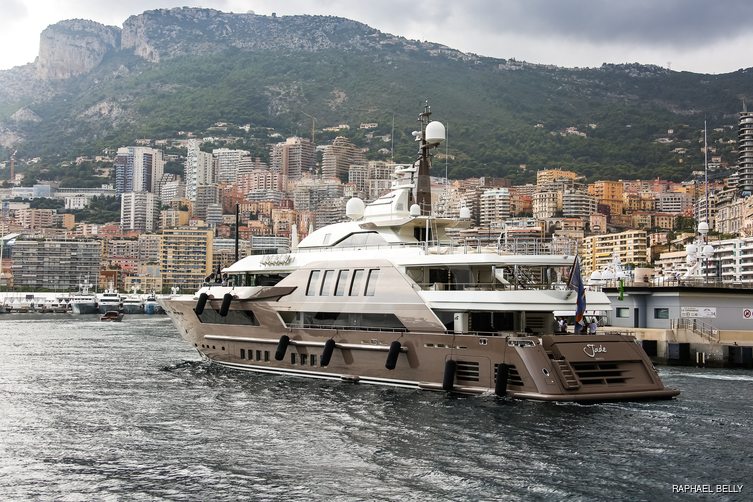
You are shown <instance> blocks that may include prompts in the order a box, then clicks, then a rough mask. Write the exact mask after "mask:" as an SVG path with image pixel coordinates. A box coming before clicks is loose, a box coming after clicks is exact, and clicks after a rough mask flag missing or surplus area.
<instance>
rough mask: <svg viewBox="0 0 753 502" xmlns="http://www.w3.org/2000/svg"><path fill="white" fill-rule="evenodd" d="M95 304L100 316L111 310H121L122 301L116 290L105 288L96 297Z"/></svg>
mask: <svg viewBox="0 0 753 502" xmlns="http://www.w3.org/2000/svg"><path fill="white" fill-rule="evenodd" d="M97 303H98V304H99V313H100V314H105V313H107V312H110V311H113V310H115V311H119V310H121V309H122V308H123V299H122V298H121V296H120V294H119V293H118V290H117V289H113V288H112V287H110V288H107V289H106V290H105V291H104V292H103V293H102V294H100V295H99V296H98V297H97Z"/></svg>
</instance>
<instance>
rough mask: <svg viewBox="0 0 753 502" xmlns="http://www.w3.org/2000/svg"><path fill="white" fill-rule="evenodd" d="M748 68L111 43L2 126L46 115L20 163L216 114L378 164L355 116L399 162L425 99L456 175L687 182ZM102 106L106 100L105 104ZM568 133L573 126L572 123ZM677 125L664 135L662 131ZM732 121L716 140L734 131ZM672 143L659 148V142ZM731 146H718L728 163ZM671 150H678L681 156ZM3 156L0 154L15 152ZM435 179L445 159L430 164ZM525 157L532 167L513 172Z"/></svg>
mask: <svg viewBox="0 0 753 502" xmlns="http://www.w3.org/2000/svg"><path fill="white" fill-rule="evenodd" d="M751 75H752V73H751V71H749V70H744V71H743V70H741V71H738V72H735V73H731V74H727V75H719V76H711V75H699V74H691V73H684V72H670V71H668V70H665V69H661V68H656V67H646V66H640V65H620V66H615V65H605V66H603V67H601V68H596V69H561V68H555V67H543V66H535V65H527V64H523V63H517V62H514V61H504V60H497V59H491V58H480V59H475V60H471V61H464V60H460V59H457V58H449V57H442V56H437V55H432V54H430V53H428V52H426V51H414V52H410V51H405V50H403V49H401V48H399V47H398V48H396V47H387V48H382V49H379V50H360V51H343V50H335V49H330V50H321V51H318V52H316V53H311V52H302V51H291V50H287V49H286V50H281V51H275V50H264V51H254V52H244V51H241V50H239V49H228V50H226V51H223V52H218V53H213V54H206V55H201V56H176V57H173V58H170V59H166V60H164V61H162V62H160V63H149V62H145V61H144V60H142V59H140V58H138V57H136V56H134V55H132V54H129V53H128V52H127V51H117V52H113V53H112V54H110V55H108V56H107V58H106V59H105V60H104V61H103V62H102V64H100V65H99V66H98V67H97V68H96V69H95V70H94V71H92V72H91V73H89V74H87V75H85V76H80V77H75V78H71V79H68V80H65V81H62V82H61V83H58V84H57V88H56V90H55V95H54V96H53V97H51V98H49V99H42V100H39V99H38V98H34V97H33V96H28V97H27V98H26V99H27V100H28V103H24V102H23V100H20V101H16V102H13V103H8V102H0V111H2V115H1V116H0V119H2V120H6V121H7V119H8V117H9V116H10V114H11V113H12V112H13V111H15V110H16V109H17V108H18V107H20V106H21V105H28V106H29V107H30V108H31V109H32V110H33V111H34V113H36V114H37V115H38V116H39V117H40V118H41V121H39V122H30V123H22V124H17V125H15V127H16V128H17V130H18V131H19V132H20V133H22V135H23V136H24V137H25V138H26V141H25V142H24V143H22V144H20V145H19V146H18V149H19V157H20V156H23V157H27V158H29V157H34V156H42V157H43V159H44V160H45V161H46V162H49V163H55V162H58V161H62V160H65V159H70V158H72V157H73V156H75V155H82V154H96V153H99V152H100V151H101V150H102V149H104V148H116V147H118V146H123V145H128V144H132V143H133V142H134V140H136V139H137V138H152V139H162V138H175V137H177V135H178V133H179V131H191V132H194V133H196V134H197V135H198V136H199V137H202V136H205V135H207V134H210V133H208V132H207V131H209V129H210V128H211V126H212V125H213V124H215V123H216V122H227V123H230V124H235V125H243V124H251V126H252V127H253V129H252V130H251V131H250V132H248V133H246V132H243V133H237V131H236V132H235V133H234V134H236V135H240V145H242V146H244V147H246V148H250V149H251V150H252V151H253V152H254V154H255V155H259V156H261V157H263V158H264V157H266V155H267V152H268V144H269V143H270V142H274V141H279V139H276V140H275V139H270V138H269V137H268V136H267V135H266V134H265V133H264V131H269V130H268V129H267V128H273V129H274V131H276V132H279V133H280V134H282V135H292V134H298V135H303V136H309V135H310V132H311V126H312V119H311V118H310V117H315V118H316V119H315V120H316V122H315V129H316V130H317V131H316V134H317V140H318V142H319V141H327V140H328V139H330V138H333V137H334V134H333V133H326V134H322V133H321V129H322V128H324V127H327V126H334V125H337V124H341V123H347V124H349V125H350V126H351V129H350V131H348V132H346V133H345V135H347V136H349V137H351V138H352V139H353V140H354V141H355V142H356V143H357V144H360V145H363V146H368V147H369V153H368V155H369V157H370V158H384V157H385V156H384V155H383V154H381V155H380V154H378V153H377V150H379V149H380V148H384V147H387V148H389V146H390V143H389V142H387V143H385V142H384V141H382V140H380V139H371V140H369V139H368V138H367V137H366V135H365V132H364V131H363V130H359V129H358V124H360V123H362V122H378V124H379V127H378V129H377V130H376V131H372V132H374V134H375V135H376V136H382V135H388V134H390V133H391V130H392V124H393V118H394V124H395V137H394V145H395V159H396V160H398V161H409V160H410V159H411V158H413V156H414V155H415V144H414V143H413V141H412V137H411V131H413V130H414V129H415V127H416V124H417V123H416V116H417V114H418V113H419V112H420V111H421V110H422V107H423V102H424V100H425V99H428V100H429V102H430V104H431V106H432V110H433V112H434V115H433V117H432V118H434V119H436V120H441V121H442V122H444V123H445V124H446V125H447V126H448V131H449V151H448V153H449V155H450V156H451V159H452V160H451V161H450V162H449V170H450V175H451V176H452V177H455V178H462V177H469V176H479V175H492V176H507V177H510V178H512V179H513V181H515V182H522V181H527V180H531V179H533V176H534V173H535V171H536V170H537V169H542V168H553V167H561V168H567V169H572V170H574V171H577V172H579V173H581V174H583V175H585V176H587V177H588V178H589V179H617V178H639V177H640V178H651V177H657V176H662V177H666V178H669V179H675V180H681V179H686V178H688V177H689V176H690V172H691V171H692V170H694V169H699V167H700V166H702V163H703V161H702V157H701V151H700V148H699V143H698V142H699V140H700V138H701V137H702V133H701V129H702V128H703V121H704V118H706V119H707V120H708V121H709V126H710V127H711V128H717V127H722V126H724V125H727V126H734V124H735V123H736V113H737V112H738V111H739V110H740V109H741V108H742V101H743V99H747V100H748V101H751V96H752V94H753V85H751V84H753V79H752V78H751ZM103 103H104V105H103ZM568 128H570V129H569V131H570V133H567V132H566V131H567V130H568ZM670 129H671V130H673V132H672V134H671V135H669V134H668V130H670ZM734 135H735V130H734V127H728V128H727V130H726V131H725V132H724V133H713V134H712V137H711V141H712V144H715V142H716V140H717V139H722V138H724V139H728V140H729V139H734ZM667 137H668V138H669V140H665V142H664V143H659V142H657V139H659V138H667ZM732 146H733V145H721V144H720V145H719V146H718V148H719V149H718V152H719V153H720V154H721V155H722V157H723V160H724V161H725V162H728V163H730V164H734V162H735V155H734V152H733V151H732ZM677 148H684V149H686V152H685V153H680V154H678V153H676V152H673V150H675V149H677ZM8 153H9V152H8V149H6V150H4V151H0V158H2V155H3V154H4V156H5V157H7V156H8ZM439 164H441V172H442V173H443V172H444V163H443V162H441V163H437V164H436V167H437V169H438V170H439V169H440V165H439ZM521 165H524V166H525V169H522V168H521Z"/></svg>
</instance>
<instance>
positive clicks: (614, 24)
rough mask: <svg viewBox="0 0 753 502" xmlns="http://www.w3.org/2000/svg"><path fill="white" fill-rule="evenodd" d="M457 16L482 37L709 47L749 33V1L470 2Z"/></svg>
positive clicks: (752, 4)
mask: <svg viewBox="0 0 753 502" xmlns="http://www.w3.org/2000/svg"><path fill="white" fill-rule="evenodd" d="M456 14H457V15H458V16H460V17H462V18H463V19H464V22H465V23H466V24H468V25H477V26H482V27H483V30H484V31H494V32H499V31H502V32H509V33H515V34H524V35H533V36H538V37H541V38H550V37H552V38H553V37H567V38H570V39H573V40H581V41H584V42H591V43H601V42H603V43H607V42H610V43H614V42H617V43H619V42H628V43H633V44H636V45H646V46H649V45H655V44H662V45H669V46H678V45H686V44H696V45H701V44H703V45H709V44H712V43H714V42H715V41H717V40H722V39H729V38H734V37H736V36H739V35H742V34H745V33H750V31H751V25H750V20H751V19H752V18H753V2H750V1H747V0H717V1H715V2H711V1H708V0H629V1H613V0H559V1H553V0H507V1H495V0H470V1H468V2H463V4H462V9H460V8H458V9H456Z"/></svg>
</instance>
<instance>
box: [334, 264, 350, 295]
mask: <svg viewBox="0 0 753 502" xmlns="http://www.w3.org/2000/svg"><path fill="white" fill-rule="evenodd" d="M349 272H350V270H340V273H338V274H337V285H335V296H343V295H344V294H345V289H346V288H347V287H348V273H349Z"/></svg>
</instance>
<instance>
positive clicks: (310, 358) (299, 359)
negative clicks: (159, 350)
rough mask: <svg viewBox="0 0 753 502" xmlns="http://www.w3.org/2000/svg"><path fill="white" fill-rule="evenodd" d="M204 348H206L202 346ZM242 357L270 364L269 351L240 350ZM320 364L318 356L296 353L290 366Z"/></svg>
mask: <svg viewBox="0 0 753 502" xmlns="http://www.w3.org/2000/svg"><path fill="white" fill-rule="evenodd" d="M202 347H204V346H203V345H202ZM207 348H208V347H207ZM223 348H224V347H223ZM246 355H248V358H246ZM240 357H241V359H248V360H249V361H264V362H269V351H268V350H253V349H248V350H246V349H240ZM318 363H319V357H318V355H317V354H298V353H296V352H291V353H290V364H300V365H301V366H317V364H318Z"/></svg>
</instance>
